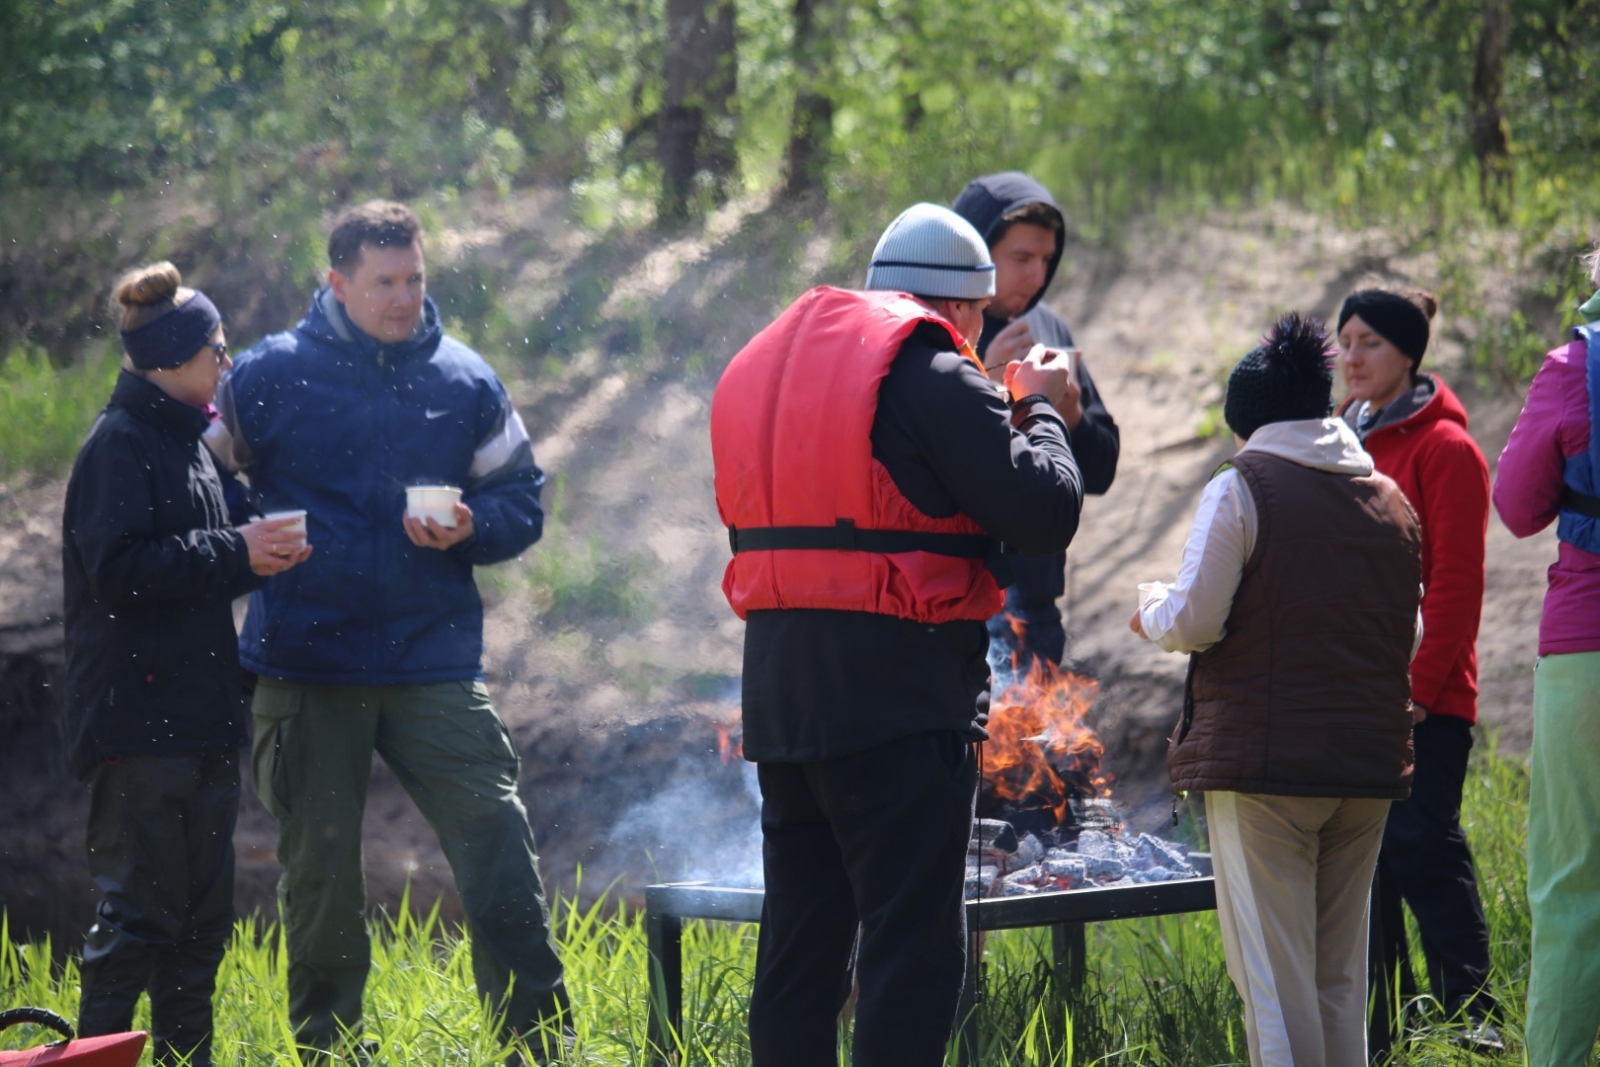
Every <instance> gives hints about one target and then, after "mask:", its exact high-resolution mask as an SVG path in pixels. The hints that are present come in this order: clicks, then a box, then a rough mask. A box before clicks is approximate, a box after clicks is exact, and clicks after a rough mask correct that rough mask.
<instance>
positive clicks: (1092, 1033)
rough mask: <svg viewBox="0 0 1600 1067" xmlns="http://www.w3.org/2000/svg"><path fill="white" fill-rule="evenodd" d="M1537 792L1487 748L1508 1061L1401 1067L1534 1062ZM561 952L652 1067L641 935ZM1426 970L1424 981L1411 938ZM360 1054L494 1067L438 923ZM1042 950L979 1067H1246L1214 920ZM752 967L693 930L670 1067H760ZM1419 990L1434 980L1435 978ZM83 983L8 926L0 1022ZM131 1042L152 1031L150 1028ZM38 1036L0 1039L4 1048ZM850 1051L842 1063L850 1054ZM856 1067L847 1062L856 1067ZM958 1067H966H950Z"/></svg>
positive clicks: (257, 1064) (599, 1007) (1481, 809)
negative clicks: (6, 1010)
mask: <svg viewBox="0 0 1600 1067" xmlns="http://www.w3.org/2000/svg"><path fill="white" fill-rule="evenodd" d="M1527 805H1528V776H1527V770H1526V765H1525V763H1524V762H1523V761H1522V760H1520V759H1512V758H1508V757H1506V756H1504V755H1501V754H1500V753H1499V752H1498V751H1497V750H1496V747H1495V745H1494V744H1493V742H1492V740H1491V742H1490V743H1489V744H1488V745H1486V746H1480V748H1479V749H1478V750H1477V751H1476V752H1475V754H1474V756H1473V759H1472V762H1471V768H1470V773H1469V775H1468V778H1467V782H1466V791H1465V800H1464V803H1463V814H1464V818H1465V822H1466V829H1467V834H1468V837H1469V839H1470V840H1471V843H1472V848H1473V853H1474V856H1475V857H1476V860H1477V865H1478V878H1479V884H1480V888H1481V890H1482V895H1483V903H1484V911H1485V914H1486V915H1487V917H1488V920H1489V928H1490V931H1491V933H1492V936H1493V945H1492V952H1493V965H1494V969H1493V983H1494V986H1495V989H1496V991H1497V993H1498V994H1499V997H1500V1001H1501V1004H1502V1008H1503V1011H1504V1013H1505V1025H1504V1027H1503V1030H1504V1031H1505V1033H1506V1036H1507V1038H1508V1041H1507V1044H1508V1048H1507V1050H1506V1051H1505V1052H1503V1053H1498V1054H1494V1055H1483V1054H1476V1053H1470V1052H1467V1051H1465V1050H1463V1049H1460V1048H1457V1047H1456V1046H1455V1045H1453V1044H1452V1043H1451V1042H1450V1041H1449V1039H1448V1036H1447V1035H1446V1034H1445V1033H1444V1032H1443V1031H1438V1030H1429V1029H1427V1027H1428V1026H1429V1025H1431V1023H1430V1020H1429V1019H1428V1018H1427V1016H1426V1013H1425V1012H1424V1011H1422V1010H1420V1009H1421V1008H1422V1007H1423V1006H1422V1005H1414V1006H1409V1007H1410V1009H1411V1011H1410V1016H1411V1019H1412V1021H1413V1022H1414V1023H1416V1024H1417V1025H1419V1026H1421V1027H1422V1029H1419V1030H1418V1031H1417V1032H1416V1033H1415V1034H1414V1035H1413V1038H1412V1040H1411V1041H1409V1042H1408V1043H1406V1044H1405V1045H1403V1046H1402V1047H1401V1048H1400V1049H1399V1050H1397V1052H1396V1054H1395V1056H1394V1057H1393V1058H1392V1059H1391V1060H1390V1061H1389V1062H1390V1064H1391V1065H1394V1067H1411V1065H1418V1067H1420V1065H1422V1064H1429V1065H1441V1064H1442V1065H1461V1067H1467V1065H1469V1064H1471V1065H1479V1064H1483V1065H1490V1067H1493V1065H1500V1064H1503V1065H1505V1067H1512V1065H1514V1064H1520V1063H1522V1061H1523V1050H1522V1048H1521V1046H1520V1036H1521V1032H1522V1023H1523V1003H1524V998H1525V995H1526V990H1527V979H1528V952H1529V947H1528V946H1529V937H1530V925H1529V919H1528V903H1527V877H1526V861H1525V858H1524V853H1523V850H1524V846H1525V841H1526V833H1525V827H1526V820H1527V810H1528V807H1527ZM555 932H556V936H557V940H558V942H559V943H560V946H561V952H562V958H563V960H564V961H565V964H566V968H567V985H568V988H569V989H570V990H571V991H572V994H573V999H574V1016H573V1020H572V1021H573V1025H574V1027H575V1029H576V1031H577V1046H576V1049H575V1054H576V1057H577V1060H578V1062H582V1063H589V1064H595V1065H608V1067H623V1065H627V1067H638V1065H642V1064H644V1063H645V1062H646V1061H647V1053H648V1051H649V1049H648V1045H647V1042H646V1038H645V1033H646V1006H647V1003H648V992H647V990H648V974H649V971H648V961H649V954H648V948H647V943H646V937H645V929H644V923H643V916H642V915H641V914H640V913H638V912H636V911H632V910H630V909H629V908H628V907H626V906H625V905H623V904H620V903H614V902H613V901H612V900H611V899H610V898H608V897H607V896H605V895H602V896H601V897H600V899H599V900H597V901H596V902H595V903H593V904H590V905H588V906H579V905H577V904H574V903H572V902H571V901H565V900H562V901H558V902H557V904H556V908H555ZM1412 935H1413V936H1412V944H1413V954H1414V956H1416V960H1415V962H1416V964H1418V965H1419V966H1420V964H1421V955H1420V953H1421V950H1420V944H1419V942H1418V940H1417V937H1416V932H1415V930H1414V929H1413V931H1412ZM373 947H374V952H373V972H372V978H371V980H370V981H369V982H368V983H367V1004H366V1006H367V1019H366V1030H365V1033H364V1035H363V1036H364V1038H366V1039H371V1040H374V1041H376V1042H377V1046H378V1047H377V1053H376V1056H375V1057H374V1059H373V1063H374V1065H375V1067H387V1065H391V1064H413V1063H445V1064H474V1065H476V1064H483V1063H492V1062H496V1061H497V1059H498V1057H499V1056H500V1055H501V1053H502V1051H503V1050H502V1047H501V1043H500V1041H499V1040H498V1038H497V1037H496V1032H497V1031H496V1027H495V1025H494V1021H493V1019H492V1017H491V1016H490V1015H489V1013H488V1012H487V1011H486V1010H485V1009H484V1008H483V1007H482V1006H481V1005H480V1004H479V1003H478V1001H477V999H476V996H475V994H474V992H473V983H472V970H471V963H470V954H469V950H468V946H467V944H466V942H465V940H464V939H463V938H462V936H461V934H460V932H459V931H458V930H455V929H452V928H448V927H446V926H445V925H444V924H443V923H441V922H440V921H439V917H438V911H437V908H435V909H434V910H433V911H432V912H430V913H428V914H426V915H421V916H419V915H418V914H417V913H416V911H415V910H414V909H413V908H412V907H411V906H410V903H409V901H405V902H402V905H401V907H400V908H399V909H398V910H397V911H396V913H395V914H394V915H393V916H392V917H386V918H382V919H380V920H378V921H377V922H375V923H374V929H373ZM1049 958H1050V957H1049V936H1048V934H1047V932H1046V931H1040V930H1013V931H1003V932H1000V933H994V934H990V935H989V936H988V937H987V950H986V955H985V961H984V968H985V970H984V973H985V978H986V984H985V990H986V992H985V996H984V998H983V1000H982V1001H981V1004H980V1008H979V1025H980V1056H979V1063H980V1064H981V1065H983V1067H1041V1065H1051V1067H1068V1065H1127V1067H1135V1065H1138V1067H1145V1065H1150V1067H1211V1065H1215V1064H1242V1063H1245V1062H1247V1058H1248V1057H1247V1055H1246V1051H1245V1040H1244V1032H1243V1016H1242V1011H1243V1009H1242V1007H1241V1005H1240V1003H1239V1000H1238V997H1237V995H1236V994H1235V993H1234V990H1233V987H1232V984H1231V982H1230V981H1229V979H1228V977H1227V973H1226V967H1225V965H1224V961H1223V958H1222V947H1221V938H1220V935H1219V932H1218V930H1217V920H1216V917H1215V916H1214V915H1212V914H1196V915H1182V916H1166V917H1161V918H1153V919H1138V920H1128V921H1122V922H1109V923H1097V924H1094V925H1092V926H1090V928H1089V957H1088V958H1089V977H1088V982H1087V984H1086V985H1085V987H1084V988H1082V989H1080V990H1076V991H1067V990H1063V989H1062V988H1061V987H1060V986H1059V985H1058V983H1057V981H1056V977H1055V975H1054V973H1053V971H1052V968H1051V965H1050V962H1049ZM754 963H755V930H754V928H752V927H748V926H734V925H729V924H725V923H703V922H690V923H687V924H685V928H684V939H683V967H684V982H683V991H684V1032H683V1034H682V1035H681V1037H680V1040H679V1041H678V1042H677V1044H676V1047H675V1048H674V1049H672V1050H671V1051H672V1052H673V1053H674V1054H675V1055H676V1056H677V1057H678V1062H679V1063H680V1064H682V1065H684V1067H729V1065H738V1064H747V1063H749V1042H748V1038H747V1036H746V1032H745V1020H746V1013H747V1011H748V1001H749V990H750V982H751V977H752V974H753V972H754ZM285 968H286V959H285V953H284V943H283V935H282V931H281V929H280V928H279V927H278V926H276V925H274V924H268V923H263V922H262V921H261V920H259V919H256V918H250V919H245V920H242V921H241V922H240V924H239V926H238V929H237V931H236V934H235V937H234V940H233V943H232V945H231V946H230V948H229V950H228V954H227V957H226V958H225V959H224V961H223V965H222V969H221V972H220V973H219V975H218V983H217V986H218V999H217V1004H218V1012H217V1028H218V1035H217V1055H218V1058H219V1061H224V1062H237V1063H241V1064H247V1065H250V1067H292V1063H293V1061H292V1058H291V1057H290V1055H289V1054H288V1052H287V1051H286V1050H287V1047H288V1044H289V1028H288V1020H287V996H286V992H285ZM1424 973H1425V972H1424ZM77 984H78V974H77V967H76V964H75V963H74V962H73V961H72V960H71V959H70V958H69V959H67V960H66V961H65V962H64V963H63V964H60V965H57V964H56V963H55V962H54V961H53V959H52V956H51V947H50V945H49V943H48V942H44V943H38V944H26V943H19V942H17V941H14V940H13V939H12V938H11V936H10V932H9V928H8V927H7V926H6V925H5V921H4V919H3V917H0V1005H4V1006H8V1007H9V1006H15V1005H19V1004H34V1005H38V1006H40V1007H46V1008H51V1009H53V1010H55V1011H58V1012H61V1013H63V1014H65V1015H67V1016H68V1017H69V1018H71V1017H72V1016H73V1015H74V1014H75V1011H76V1005H77ZM135 1025H136V1026H148V1025H149V1017H148V1012H147V1011H146V1010H145V1009H144V1008H141V1009H140V1012H139V1014H138V1015H137V1016H136V1018H135ZM42 1040H44V1038H43V1037H42V1036H41V1035H37V1034H31V1033H28V1032H26V1031H19V1030H16V1029H13V1030H8V1031H6V1032H5V1033H4V1034H0V1048H17V1047H27V1046H29V1045H32V1044H36V1043H39V1042H41V1041H42ZM846 1047H848V1045H847V1046H846ZM845 1062H848V1059H846V1061H845ZM948 1062H951V1063H954V1062H955V1059H954V1057H953V1055H952V1058H951V1059H950V1060H949V1061H948Z"/></svg>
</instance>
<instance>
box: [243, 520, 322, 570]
mask: <svg viewBox="0 0 1600 1067" xmlns="http://www.w3.org/2000/svg"><path fill="white" fill-rule="evenodd" d="M239 533H240V534H241V535H242V536H243V537H244V543H245V547H246V548H247V549H248V550H249V552H250V570H251V571H253V572H254V573H255V574H257V575H260V576H261V577H263V578H270V577H272V576H273V575H274V574H282V573H283V572H284V571H286V570H288V569H289V568H290V567H293V566H296V565H297V564H300V563H304V562H305V561H306V560H308V559H310V558H311V546H310V545H309V544H307V543H306V513H305V512H304V511H274V512H270V513H269V514H267V515H266V516H264V517H262V518H260V519H257V520H256V521H255V522H251V523H246V524H245V525H243V526H241V527H239Z"/></svg>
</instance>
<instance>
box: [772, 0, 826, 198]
mask: <svg viewBox="0 0 1600 1067" xmlns="http://www.w3.org/2000/svg"><path fill="white" fill-rule="evenodd" d="M833 9H834V0H794V70H795V84H796V86H797V88H796V90H795V96H794V116H793V118H792V119H791V120H790V126H789V147H788V150H787V151H786V152H785V154H784V184H783V195H784V197H785V198H788V199H798V198H800V197H803V196H806V195H809V194H817V195H822V196H826V195H827V181H828V156H829V146H830V143H831V142H832V140H833V98H832V97H831V96H829V95H828V83H829V80H830V78H831V75H832V71H833V34H832V33H831V32H830V29H831V27H830V25H829V24H830V23H831V22H832V21H833V19H832V16H833Z"/></svg>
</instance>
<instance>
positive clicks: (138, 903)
mask: <svg viewBox="0 0 1600 1067" xmlns="http://www.w3.org/2000/svg"><path fill="white" fill-rule="evenodd" d="M87 782H88V785H89V833H88V843H89V873H90V875H91V876H92V877H93V878H94V882H95V887H96V888H97V889H98V890H99V892H100V895H101V900H100V904H99V906H98V907H97V908H96V910H95V923H94V925H93V926H91V927H90V928H89V935H88V937H87V939H86V940H85V942H84V946H83V970H82V1003H81V1004H80V1006H79V1009H78V1032H79V1034H81V1035H82V1036H84V1037H94V1036H97V1035H101V1034H114V1033H119V1032H121V1031H124V1030H128V1029H130V1028H131V1026H132V1023H133V1009H134V1006H135V1005H136V1004H137V1003H138V1001H139V994H140V993H142V992H144V991H145V990H147V989H148V990H149V992H150V1030H151V1035H150V1036H151V1044H152V1046H153V1051H154V1054H155V1062H156V1063H157V1064H172V1063H176V1062H178V1060H179V1059H180V1058H181V1057H184V1056H187V1057H189V1059H188V1063H189V1065H190V1067H210V1064H211V996H212V993H213V991H214V990H215V987H216V978H217V966H218V965H219V964H220V963H221V962H222V954H223V950H224V949H225V948H226V947H227V944H228V937H229V936H230V935H231V933H232V931H233V827H234V823H235V821H236V820H237V817H238V813H239V753H238V751H237V750H235V749H227V750H222V751H216V752H194V753H183V754H180V755H170V756H129V757H124V758H123V759H120V760H118V761H115V762H106V763H102V764H100V765H98V766H97V767H95V768H94V769H93V770H91V771H90V772H89V775H88V778H87Z"/></svg>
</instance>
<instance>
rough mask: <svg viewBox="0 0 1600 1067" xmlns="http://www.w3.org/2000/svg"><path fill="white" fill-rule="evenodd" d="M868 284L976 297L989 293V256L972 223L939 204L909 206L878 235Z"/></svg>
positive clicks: (991, 280)
mask: <svg viewBox="0 0 1600 1067" xmlns="http://www.w3.org/2000/svg"><path fill="white" fill-rule="evenodd" d="M867 288H868V289H887V290H891V291H898V292H902V293H910V294H911V295H913V296H935V297H944V298H945V299H948V300H981V299H983V298H984V297H986V296H993V295H994V260H993V259H991V258H990V257H989V246H988V245H987V244H985V243H984V240H983V238H982V236H980V235H979V233H978V231H977V230H975V229H973V228H972V223H970V222H968V221H967V220H966V219H964V218H962V217H961V216H960V215H957V214H956V213H955V212H954V211H951V210H950V209H949V208H947V207H940V206H939V205H938V204H913V205H911V206H910V207H908V208H906V209H905V210H904V211H902V212H901V213H900V217H899V218H897V219H895V220H894V221H893V222H891V223H889V228H888V229H887V230H884V231H883V236H882V237H880V238H878V247H877V248H874V249H873V250H872V263H871V265H870V266H868V267H867Z"/></svg>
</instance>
